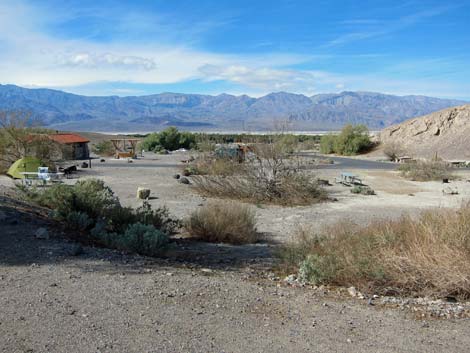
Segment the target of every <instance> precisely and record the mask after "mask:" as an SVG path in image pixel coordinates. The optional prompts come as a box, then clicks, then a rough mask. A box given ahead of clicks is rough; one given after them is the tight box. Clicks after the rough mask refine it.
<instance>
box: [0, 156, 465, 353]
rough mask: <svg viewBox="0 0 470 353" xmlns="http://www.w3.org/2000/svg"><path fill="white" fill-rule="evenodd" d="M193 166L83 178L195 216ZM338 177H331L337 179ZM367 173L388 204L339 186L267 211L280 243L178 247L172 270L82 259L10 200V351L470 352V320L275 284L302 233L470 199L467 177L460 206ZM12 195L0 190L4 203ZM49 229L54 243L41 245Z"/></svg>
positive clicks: (6, 314) (6, 277)
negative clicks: (283, 249)
mask: <svg viewBox="0 0 470 353" xmlns="http://www.w3.org/2000/svg"><path fill="white" fill-rule="evenodd" d="M185 158H187V154H174V155H170V156H155V155H147V156H145V158H144V161H145V163H154V164H155V168H148V167H145V168H139V163H141V162H142V160H137V161H135V162H134V163H132V164H128V163H126V162H125V161H111V160H108V161H106V162H105V163H103V164H99V163H96V164H94V166H93V169H91V170H83V171H81V172H80V174H81V176H82V177H99V178H103V179H104V180H105V181H106V182H107V183H108V184H109V185H110V186H111V188H112V189H113V190H115V192H116V193H117V195H118V196H119V197H120V198H121V200H122V202H123V203H124V204H126V205H130V206H137V205H139V202H138V201H137V200H136V199H135V191H136V189H137V187H138V186H146V187H149V188H150V189H151V190H152V195H153V197H154V198H152V200H150V202H151V203H152V204H153V205H154V206H162V205H166V206H168V207H169V209H170V211H171V213H172V214H173V215H175V216H177V217H184V216H187V215H188V214H189V212H190V211H191V210H194V209H195V208H197V207H199V206H200V205H201V204H204V203H205V202H207V200H206V199H204V198H202V197H200V196H199V195H197V194H195V193H194V192H193V190H192V189H191V186H187V185H182V184H179V183H178V182H177V181H176V180H175V179H173V178H172V175H173V174H175V173H177V172H178V165H180V160H181V159H185ZM104 165H106V166H104ZM337 173H338V171H337V170H336V171H331V170H320V171H319V174H320V175H321V176H322V177H326V178H328V179H330V180H331V181H332V180H333V177H334V176H335V175H336V174H337ZM359 173H360V175H361V176H362V177H363V178H364V180H365V182H366V183H368V184H370V185H371V186H372V187H373V188H374V189H375V190H376V191H377V194H378V195H377V196H358V195H352V194H351V193H350V192H349V189H347V188H345V187H342V186H338V185H335V186H333V187H331V188H330V189H331V193H332V195H334V196H335V197H337V198H338V201H337V202H330V203H325V204H320V205H312V206H308V207H293V208H282V207H276V206H262V207H261V208H257V214H258V225H259V229H260V230H261V231H263V232H265V233H267V234H268V235H270V236H271V237H268V238H267V240H268V241H267V242H264V243H262V244H256V245H251V246H244V247H237V246H228V245H210V244H204V243H197V242H191V241H187V240H178V242H177V243H176V244H177V246H175V247H173V248H172V249H171V251H169V252H168V253H167V254H166V258H163V259H150V258H145V257H140V256H134V255H126V254H122V253H119V252H115V251H110V250H106V249H98V248H93V247H86V246H84V247H83V248H81V247H80V246H77V244H76V243H73V242H72V241H70V240H67V239H66V238H67V237H66V236H65V235H67V234H62V233H63V232H62V230H61V229H60V228H57V226H56V225H54V224H53V223H51V222H49V221H48V220H47V219H44V218H41V217H39V216H38V215H36V214H34V213H31V210H27V209H26V210H23V208H22V207H21V205H14V208H12V206H5V204H6V201H5V200H6V199H5V198H0V351H1V352H8V353H10V352H219V353H220V352H227V353H228V352H463V351H469V349H468V348H467V347H469V346H470V337H469V336H468V332H469V329H470V321H469V320H468V319H447V320H435V319H428V318H426V320H423V319H417V318H416V314H415V313H413V310H408V308H407V307H406V305H408V307H410V305H411V306H413V305H414V301H411V302H408V304H406V305H404V306H403V305H395V304H397V303H396V302H394V299H393V298H392V299H390V300H389V299H386V300H383V302H384V303H385V304H386V305H380V304H379V300H377V304H376V305H368V304H367V303H368V302H367V300H363V299H358V298H351V297H350V296H348V295H338V294H337V293H336V292H332V291H328V290H326V289H324V288H323V289H322V288H320V289H317V290H312V289H311V288H304V287H297V286H291V285H288V284H287V283H285V282H283V281H279V280H277V279H276V278H275V275H274V274H273V273H272V272H271V270H270V268H271V266H272V262H273V259H272V248H273V246H275V245H274V244H275V243H276V242H277V241H281V242H282V241H286V239H287V238H288V235H289V232H290V231H291V230H292V229H293V228H295V226H297V225H299V224H308V225H311V226H313V227H321V226H322V225H325V224H330V223H331V222H334V221H336V220H338V219H344V218H346V217H347V218H351V219H354V220H355V221H357V222H367V221H368V220H370V219H373V218H374V217H396V216H399V215H400V214H401V213H402V212H404V211H406V212H418V211H419V210H422V209H425V208H429V207H436V206H437V207H456V206H458V205H460V204H461V203H462V202H463V201H464V200H466V199H467V198H468V195H469V194H470V183H467V182H466V181H465V179H466V175H465V174H462V180H459V181H456V182H453V183H452V185H453V186H455V187H458V189H459V192H460V194H459V195H457V196H444V195H442V192H441V189H442V184H440V183H413V182H409V181H404V180H402V179H400V178H398V177H397V175H396V173H395V172H392V171H380V170H374V171H364V170H362V171H360V172H359ZM67 182H74V180H68V181H67ZM2 185H3V186H2ZM11 185H12V181H11V180H10V179H6V178H0V189H1V190H0V191H2V192H3V191H4V190H9V189H8V187H10V186H11ZM4 186H7V188H5V187H4ZM0 194H1V193H0ZM411 195H413V196H411ZM0 196H1V195H0ZM2 200H3V201H2ZM2 204H3V206H2ZM40 227H45V228H47V229H48V230H49V233H50V235H51V237H50V239H37V238H36V237H35V235H34V234H35V232H36V231H37V230H38V228H40ZM270 240H273V241H270ZM410 303H411V304H410ZM390 305H391V306H398V307H399V308H402V309H403V310H400V309H393V308H392V309H390V308H388V307H387V306H390ZM432 305H434V304H432ZM436 305H438V306H439V305H440V304H436ZM456 305H458V304H456Z"/></svg>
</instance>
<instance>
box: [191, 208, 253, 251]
mask: <svg viewBox="0 0 470 353" xmlns="http://www.w3.org/2000/svg"><path fill="white" fill-rule="evenodd" d="M185 228H186V230H187V231H188V232H189V234H191V236H193V237H195V238H198V239H201V240H204V241H208V242H218V243H231V244H246V243H254V242H256V241H258V240H259V234H258V233H257V231H256V219H255V212H254V211H253V209H252V208H251V207H249V206H247V205H243V204H239V203H235V202H221V201H219V202H211V203H209V204H207V205H205V206H203V207H202V208H200V209H198V210H196V211H194V212H193V213H192V214H191V216H190V217H189V218H188V219H187V220H186V221H185Z"/></svg>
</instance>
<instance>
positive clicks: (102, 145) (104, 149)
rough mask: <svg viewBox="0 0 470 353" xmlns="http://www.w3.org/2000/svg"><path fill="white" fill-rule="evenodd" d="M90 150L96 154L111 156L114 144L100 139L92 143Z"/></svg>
mask: <svg viewBox="0 0 470 353" xmlns="http://www.w3.org/2000/svg"><path fill="white" fill-rule="evenodd" d="M91 151H92V152H93V153H95V154H97V155H98V156H112V155H113V154H114V146H113V143H112V142H111V141H108V140H106V141H101V142H98V143H97V144H94V145H93V146H92V148H91Z"/></svg>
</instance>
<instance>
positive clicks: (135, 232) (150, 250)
mask: <svg viewBox="0 0 470 353" xmlns="http://www.w3.org/2000/svg"><path fill="white" fill-rule="evenodd" d="M99 237H100V240H101V241H102V242H103V243H104V244H105V245H107V246H109V247H112V248H116V249H120V250H126V251H133V252H136V253H139V254H142V255H149V256H154V255H158V254H159V253H161V251H162V250H163V249H164V248H165V247H166V246H167V244H168V235H167V234H165V233H163V232H162V231H160V230H158V229H156V228H155V227H154V226H152V225H148V224H142V223H134V224H130V225H129V226H128V228H127V229H126V231H125V232H124V233H121V234H119V233H99Z"/></svg>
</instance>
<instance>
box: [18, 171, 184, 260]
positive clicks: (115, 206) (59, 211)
mask: <svg viewBox="0 0 470 353" xmlns="http://www.w3.org/2000/svg"><path fill="white" fill-rule="evenodd" d="M25 192H26V195H27V197H28V198H29V199H31V200H32V201H35V202H37V203H38V204H39V205H41V206H44V207H47V208H50V209H51V210H52V211H53V214H54V216H55V218H56V219H57V220H59V221H62V222H64V223H66V224H67V225H68V226H69V227H70V228H71V229H75V230H79V231H82V232H87V233H89V234H90V235H91V237H92V238H93V239H94V240H95V241H97V242H100V243H102V244H103V245H105V246H111V247H116V248H118V249H123V250H129V251H137V252H139V253H142V254H146V255H152V254H151V253H150V252H151V251H150V249H154V250H156V247H157V245H159V244H160V245H162V246H163V245H164V244H166V242H167V241H163V240H162V239H160V238H162V237H166V238H167V237H168V235H169V234H171V233H172V232H174V231H175V229H176V228H177V227H179V222H178V221H177V220H174V219H172V218H170V216H169V214H168V210H167V209H166V208H158V209H155V210H154V209H152V208H151V206H150V204H148V203H147V202H144V203H143V205H142V206H141V207H138V208H137V209H133V208H130V207H123V206H121V204H120V202H119V199H118V198H117V197H116V196H115V195H114V193H113V191H112V190H111V189H110V188H109V187H107V186H106V185H105V184H104V182H103V181H101V180H97V179H86V180H80V181H78V182H77V183H76V184H75V185H73V186H70V185H64V184H58V185H53V186H51V187H49V188H46V189H43V190H37V189H29V190H28V189H26V190H25ZM136 234H140V235H139V236H137V235H136ZM152 235H154V236H155V237H158V239H154V240H151V239H150V238H151V236H152ZM136 244H137V245H136ZM126 245H129V246H128V247H127V248H126ZM154 254H156V252H155V253H154Z"/></svg>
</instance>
